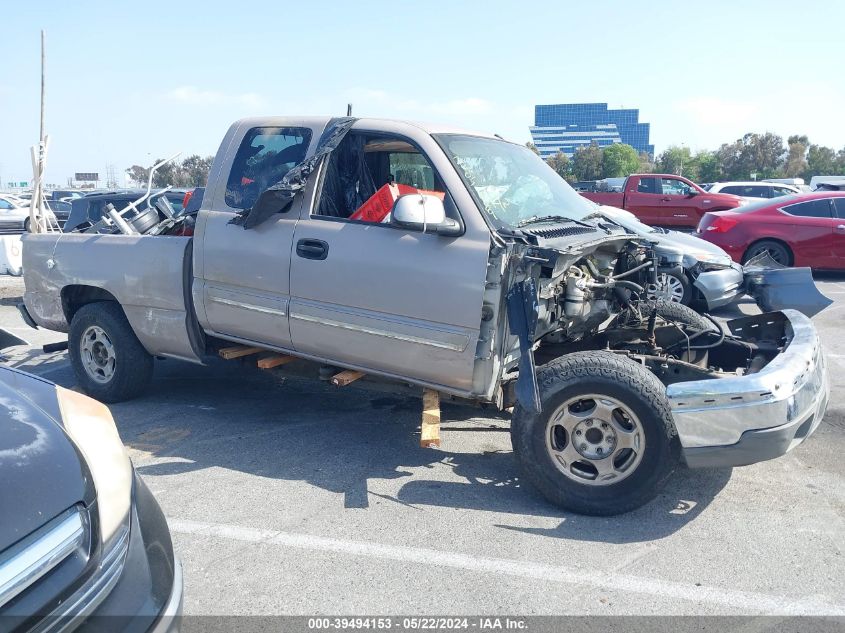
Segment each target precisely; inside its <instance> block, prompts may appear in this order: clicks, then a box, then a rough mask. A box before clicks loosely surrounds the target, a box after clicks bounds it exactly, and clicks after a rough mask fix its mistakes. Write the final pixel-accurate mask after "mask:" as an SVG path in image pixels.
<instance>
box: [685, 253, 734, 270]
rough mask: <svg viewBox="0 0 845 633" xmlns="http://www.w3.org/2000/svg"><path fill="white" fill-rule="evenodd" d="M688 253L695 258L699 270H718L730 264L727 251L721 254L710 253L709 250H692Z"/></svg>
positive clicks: (728, 266)
mask: <svg viewBox="0 0 845 633" xmlns="http://www.w3.org/2000/svg"><path fill="white" fill-rule="evenodd" d="M688 254H689V255H690V256H691V257H694V258H695V260H696V261H697V262H698V266H699V268H701V270H718V269H720V268H730V266H731V261H732V260H731V258H730V256H729V255H728V254H727V253H725V254H724V255H722V254H720V253H711V252H709V251H701V252H697V251H692V252H690V253H688Z"/></svg>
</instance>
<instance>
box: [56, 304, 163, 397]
mask: <svg viewBox="0 0 845 633" xmlns="http://www.w3.org/2000/svg"><path fill="white" fill-rule="evenodd" d="M68 353H69V355H70V362H71V365H72V366H73V370H74V373H75V374H76V377H77V379H78V380H79V383H80V386H81V387H82V389H83V390H84V391H85V393H87V394H88V395H89V396H92V397H94V398H96V399H97V400H100V401H102V402H120V401H122V400H130V399H132V398H135V397H137V396H139V395H141V394H142V393H143V392H144V390H145V389H146V388H147V385H149V383H150V380H151V379H152V374H153V357H152V356H150V354H149V353H147V350H145V349H144V347H143V346H142V345H141V342H140V341H139V340H138V337H137V336H135V332H133V331H132V326H131V325H129V321H127V320H126V316H125V315H124V314H123V310H121V309H120V306H119V305H118V304H117V303H114V302H112V301H102V302H97V303H89V304H88V305H85V306H82V307H81V308H80V309H79V310H78V311H77V312H76V314H74V316H73V319H72V320H71V324H70V334H69V336H68Z"/></svg>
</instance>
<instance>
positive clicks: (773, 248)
mask: <svg viewBox="0 0 845 633" xmlns="http://www.w3.org/2000/svg"><path fill="white" fill-rule="evenodd" d="M766 251H768V252H769V255H770V256H771V258H772V259H773V260H775V261H776V262H777V263H778V264H782V265H784V266H792V262H793V261H795V260H794V259H793V256H792V251H791V250H790V249H789V247H788V246H787V245H786V244H784V243H783V242H778V241H777V240H760V241H759V242H754V243H753V244H752V245H751V246H749V247H748V250H747V251H745V254H744V255H743V256H742V263H743V264H746V263H748V260H749V259H751V258H752V257H756V256H757V255H759V254H760V253H763V252H766Z"/></svg>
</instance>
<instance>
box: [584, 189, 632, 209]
mask: <svg viewBox="0 0 845 633" xmlns="http://www.w3.org/2000/svg"><path fill="white" fill-rule="evenodd" d="M581 195H582V196H584V197H585V198H587V200H592V201H593V202H595V203H596V204H603V205H605V206H608V207H616V208H617V209H624V208H625V194H624V193H614V192H610V191H597V192H591V191H582V192H581Z"/></svg>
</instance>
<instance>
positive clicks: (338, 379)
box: [332, 369, 364, 387]
mask: <svg viewBox="0 0 845 633" xmlns="http://www.w3.org/2000/svg"><path fill="white" fill-rule="evenodd" d="M363 377H364V372H362V371H355V370H354V369H347V370H346V371H342V372H340V373H339V374H335V375H334V376H332V384H333V385H334V386H335V387H345V386H346V385H348V384H349V383H351V382H355V381H356V380H358V379H359V378H363Z"/></svg>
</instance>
